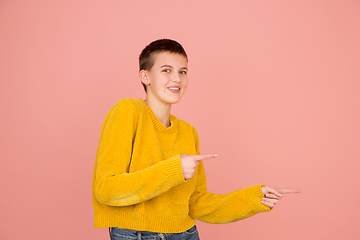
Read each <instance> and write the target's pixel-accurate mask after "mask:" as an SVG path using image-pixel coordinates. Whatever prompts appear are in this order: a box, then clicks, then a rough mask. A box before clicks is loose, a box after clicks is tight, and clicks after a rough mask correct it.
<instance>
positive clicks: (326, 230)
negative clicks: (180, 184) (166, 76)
mask: <svg viewBox="0 0 360 240" xmlns="http://www.w3.org/2000/svg"><path fill="white" fill-rule="evenodd" d="M164 37H166V38H173V39H176V40H178V41H179V42H180V43H182V44H183V46H184V47H185V49H186V50H187V53H188V55H189V70H190V71H189V81H190V82H189V88H188V92H187V93H186V94H185V96H184V98H183V100H182V102H181V103H179V104H177V105H175V106H174V107H173V114H175V115H176V116H178V117H179V118H182V119H184V120H186V121H188V122H190V123H192V124H193V125H194V126H195V127H196V128H197V130H198V132H199V135H200V141H201V150H202V153H210V152H215V153H217V154H218V155H219V157H218V158H217V159H213V160H208V161H206V169H207V177H208V185H209V190H211V191H213V192H216V193H225V192H229V191H232V190H235V189H237V188H243V187H246V186H251V185H255V184H260V183H265V184H267V185H269V186H273V187H297V188H301V189H302V193H301V194H298V195H289V196H286V197H285V199H284V200H283V201H282V202H281V204H278V206H277V207H276V209H275V210H274V211H273V212H271V213H262V214H259V215H256V216H255V217H252V218H249V219H246V220H243V221H240V222H236V223H231V224H224V225H212V224H205V223H201V222H198V228H199V230H200V236H201V237H202V239H206V240H212V239H264V238H266V239H277V240H279V239H292V240H298V239H301V240H303V239H331V240H332V239H354V238H356V237H357V236H358V226H359V213H360V211H359V208H358V206H359V204H358V203H359V199H360V194H359V187H358V185H359V182H360V181H359V180H360V177H359V168H360V164H359V160H360V124H359V123H360V70H359V69H360V44H359V43H360V1H356V0H354V1H335V0H329V1H320V0H319V1H317V0H311V1H310V0H306V1H286V0H272V1H244V0H233V1H230V0H223V1H159V0H154V1H127V2H126V1H115V0H113V1H94V0H86V1H85V0H71V1H70V0H65V1H58V0H57V1H45V0H37V1H20V0H19V1H10V0H8V1H6V0H3V1H1V2H0V80H1V82H0V89H1V95H0V99H1V100H0V101H1V102H0V103H1V120H0V121H1V124H0V132H1V135H0V141H1V142H0V146H1V151H0V159H1V167H0V188H1V197H0V216H1V217H0V239H2V240H9V239H19V238H23V237H25V238H26V239H35V240H37V239H52V240H60V239H108V230H107V229H94V228H93V213H92V204H91V179H92V171H93V164H94V159H95V154H96V149H97V144H98V141H99V134H100V128H101V124H102V121H103V119H104V118H105V115H106V113H107V112H108V110H109V109H110V108H111V107H112V106H113V104H115V102H116V101H117V100H118V99H120V98H125V97H135V98H137V97H142V98H144V97H145V94H144V91H143V88H142V86H141V84H140V82H139V79H138V74H137V73H138V65H137V58H138V55H139V54H140V51H141V50H142V49H143V47H145V45H146V44H148V43H150V42H151V41H153V40H156V39H159V38H164Z"/></svg>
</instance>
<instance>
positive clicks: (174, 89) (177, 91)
mask: <svg viewBox="0 0 360 240" xmlns="http://www.w3.org/2000/svg"><path fill="white" fill-rule="evenodd" d="M168 89H169V91H170V92H172V93H179V92H180V88H179V87H168Z"/></svg>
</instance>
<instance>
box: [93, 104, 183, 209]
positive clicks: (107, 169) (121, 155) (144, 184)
mask: <svg viewBox="0 0 360 240" xmlns="http://www.w3.org/2000/svg"><path fill="white" fill-rule="evenodd" d="M135 108H136V106H134V104H133V103H131V102H130V100H129V99H123V100H120V101H119V102H118V103H117V104H116V105H115V106H114V107H113V108H112V109H111V110H110V112H109V113H108V115H107V116H106V118H105V121H104V124H103V126H102V129H101V137H100V142H99V147H98V152H97V156H96V161H95V164H96V165H95V174H94V178H95V181H94V188H95V196H96V199H97V201H98V202H99V203H101V204H104V205H109V206H129V205H134V204H137V203H141V202H144V201H147V200H149V199H152V198H154V197H156V196H159V195H160V194H162V193H164V192H167V191H168V190H169V189H170V188H172V187H174V186H176V185H178V184H180V183H183V182H185V180H184V178H183V175H182V169H181V161H180V156H174V157H171V158H170V159H166V160H163V161H159V162H158V163H157V164H155V165H152V166H151V167H148V168H145V169H143V170H140V171H137V172H131V173H129V166H130V161H131V154H132V144H133V138H134V134H135V132H136V126H137V121H138V120H137V119H138V117H137V116H136V114H138V111H136V109H135Z"/></svg>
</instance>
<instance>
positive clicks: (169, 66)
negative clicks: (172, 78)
mask: <svg viewBox="0 0 360 240" xmlns="http://www.w3.org/2000/svg"><path fill="white" fill-rule="evenodd" d="M163 67H168V68H172V67H173V66H171V65H167V64H165V65H162V66H161V67H160V68H163Z"/></svg>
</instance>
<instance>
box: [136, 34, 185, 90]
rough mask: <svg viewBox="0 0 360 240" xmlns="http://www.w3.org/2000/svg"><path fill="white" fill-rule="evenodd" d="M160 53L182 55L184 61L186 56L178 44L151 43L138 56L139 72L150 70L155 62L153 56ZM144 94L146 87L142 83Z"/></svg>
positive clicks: (166, 40) (169, 42) (168, 42)
mask: <svg viewBox="0 0 360 240" xmlns="http://www.w3.org/2000/svg"><path fill="white" fill-rule="evenodd" d="M160 52H171V53H178V54H181V55H183V56H184V57H185V58H186V60H187V59H188V58H187V55H186V52H185V50H184V48H183V47H182V46H181V44H180V43H178V42H176V41H174V40H171V39H166V38H164V39H159V40H156V41H153V42H152V43H150V44H149V45H147V46H146V47H145V48H144V50H142V52H141V54H140V56H139V68H140V70H139V71H141V70H150V69H151V68H152V66H153V65H154V63H155V61H154V59H153V56H154V54H156V53H160ZM142 85H143V87H144V89H145V92H146V86H145V84H144V83H142Z"/></svg>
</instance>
